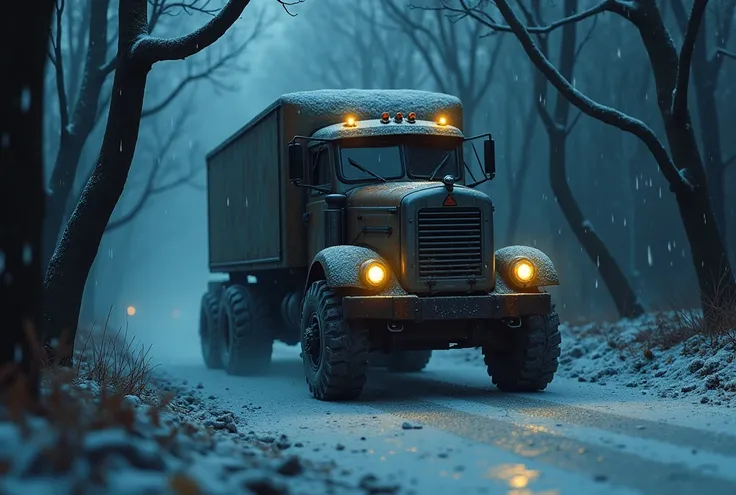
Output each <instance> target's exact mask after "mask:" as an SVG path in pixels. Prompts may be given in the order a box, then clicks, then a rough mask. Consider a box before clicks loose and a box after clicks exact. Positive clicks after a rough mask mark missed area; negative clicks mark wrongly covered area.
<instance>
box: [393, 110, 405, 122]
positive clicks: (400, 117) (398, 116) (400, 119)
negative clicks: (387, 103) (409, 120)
mask: <svg viewBox="0 0 736 495" xmlns="http://www.w3.org/2000/svg"><path fill="white" fill-rule="evenodd" d="M403 121H404V114H403V113H401V112H396V117H394V122H396V123H397V124H401V122H403Z"/></svg>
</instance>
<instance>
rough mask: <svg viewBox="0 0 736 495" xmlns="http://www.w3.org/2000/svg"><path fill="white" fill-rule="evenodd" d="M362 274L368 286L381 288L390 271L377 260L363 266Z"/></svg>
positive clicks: (369, 261) (367, 262)
mask: <svg viewBox="0 0 736 495" xmlns="http://www.w3.org/2000/svg"><path fill="white" fill-rule="evenodd" d="M361 274H362V276H363V280H364V281H365V283H366V284H368V285H369V286H371V287H380V286H381V285H383V284H384V282H386V279H387V278H388V270H387V269H386V267H385V266H384V265H383V263H380V262H378V261H376V260H368V261H366V262H364V263H363V265H362V266H361Z"/></svg>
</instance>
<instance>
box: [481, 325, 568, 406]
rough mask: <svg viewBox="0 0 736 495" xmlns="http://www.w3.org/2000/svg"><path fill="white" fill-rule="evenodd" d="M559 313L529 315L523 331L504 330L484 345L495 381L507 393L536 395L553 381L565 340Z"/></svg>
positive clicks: (493, 380) (487, 364)
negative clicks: (490, 342)
mask: <svg viewBox="0 0 736 495" xmlns="http://www.w3.org/2000/svg"><path fill="white" fill-rule="evenodd" d="M559 325H560V319H559V317H558V316H557V313H555V312H552V313H550V314H548V315H546V316H536V315H535V316H526V317H524V318H522V325H521V327H519V328H506V329H503V330H502V331H501V332H502V333H501V334H500V335H498V338H497V339H495V341H494V343H493V344H489V345H486V346H483V357H484V361H485V364H486V366H487V368H488V375H489V376H490V377H491V381H492V382H493V383H494V384H495V385H496V386H497V387H498V388H499V389H501V390H503V391H505V392H535V391H539V390H544V389H545V388H547V385H549V384H550V382H552V379H553V378H554V375H555V372H556V371H557V367H558V365H559V357H560V344H561V343H562V338H561V336H560V332H559V330H558V327H559Z"/></svg>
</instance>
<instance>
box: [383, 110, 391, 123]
mask: <svg viewBox="0 0 736 495" xmlns="http://www.w3.org/2000/svg"><path fill="white" fill-rule="evenodd" d="M390 119H391V115H390V114H389V113H388V112H383V113H382V114H381V124H388V123H389V120H390Z"/></svg>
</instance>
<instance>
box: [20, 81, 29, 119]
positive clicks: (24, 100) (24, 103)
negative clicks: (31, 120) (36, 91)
mask: <svg viewBox="0 0 736 495" xmlns="http://www.w3.org/2000/svg"><path fill="white" fill-rule="evenodd" d="M20 109H21V111H22V112H23V113H26V112H28V111H29V110H30V109H31V90H30V89H29V88H28V86H24V87H23V90H22V91H21V93H20Z"/></svg>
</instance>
